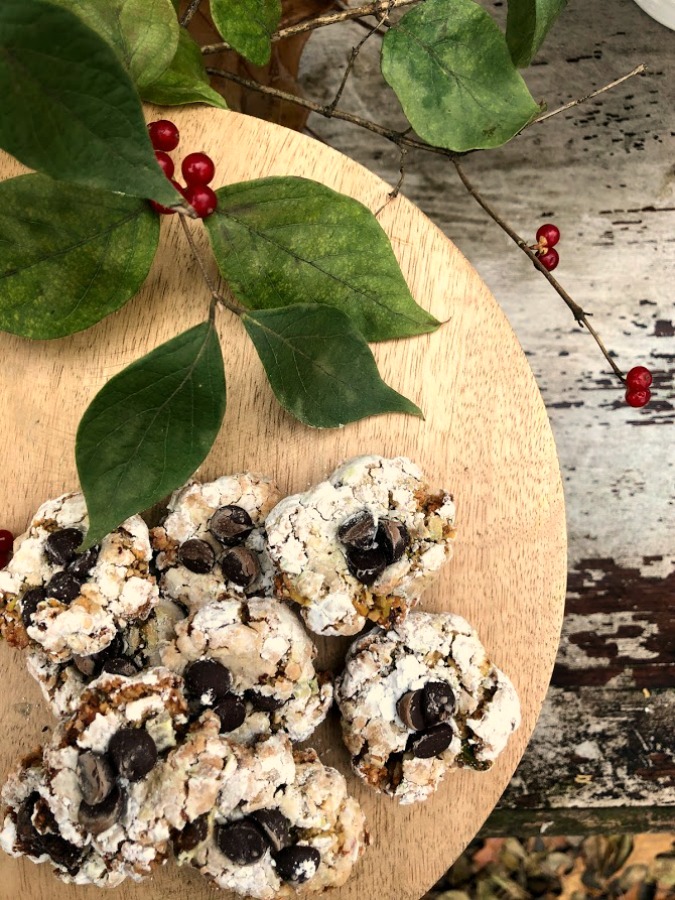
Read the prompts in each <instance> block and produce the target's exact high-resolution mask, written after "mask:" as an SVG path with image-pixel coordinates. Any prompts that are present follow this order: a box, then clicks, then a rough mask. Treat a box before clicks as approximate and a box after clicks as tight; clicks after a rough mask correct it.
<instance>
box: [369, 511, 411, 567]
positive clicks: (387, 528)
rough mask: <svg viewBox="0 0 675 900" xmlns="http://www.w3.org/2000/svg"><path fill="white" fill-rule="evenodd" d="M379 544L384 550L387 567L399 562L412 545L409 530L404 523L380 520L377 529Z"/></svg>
mask: <svg viewBox="0 0 675 900" xmlns="http://www.w3.org/2000/svg"><path fill="white" fill-rule="evenodd" d="M377 543H378V546H379V547H382V549H383V550H384V553H385V556H386V557H387V565H389V566H390V565H391V564H392V563H395V562H398V561H399V559H400V558H401V557H402V556H403V554H404V553H405V550H406V547H407V546H408V544H409V543H410V535H409V534H408V529H407V528H406V527H405V525H404V524H403V522H396V521H395V520H394V519H380V524H379V527H378V529H377Z"/></svg>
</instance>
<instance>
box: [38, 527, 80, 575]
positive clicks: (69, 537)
mask: <svg viewBox="0 0 675 900" xmlns="http://www.w3.org/2000/svg"><path fill="white" fill-rule="evenodd" d="M83 537H84V534H83V533H82V532H81V531H80V529H79V528H61V529H60V530H59V531H52V533H51V534H50V535H49V537H48V538H47V540H46V541H45V555H46V557H47V559H48V560H49V562H50V563H52V565H54V566H67V565H68V563H69V562H70V561H71V560H72V559H74V558H75V554H76V553H77V548H78V547H79V546H80V544H81V543H82V538H83Z"/></svg>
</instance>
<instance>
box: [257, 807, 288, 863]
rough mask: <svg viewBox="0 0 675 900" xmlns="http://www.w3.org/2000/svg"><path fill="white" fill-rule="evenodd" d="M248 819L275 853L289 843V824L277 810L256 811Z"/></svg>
mask: <svg viewBox="0 0 675 900" xmlns="http://www.w3.org/2000/svg"><path fill="white" fill-rule="evenodd" d="M249 818H251V819H253V821H254V822H255V823H256V825H257V826H258V827H259V828H260V830H261V832H262V834H263V835H264V836H265V838H266V840H267V843H268V844H269V845H270V847H271V848H272V850H273V851H274V852H275V853H278V852H279V850H283V849H284V847H288V845H289V844H290V843H291V823H290V822H289V821H288V819H287V818H286V816H285V815H283V813H281V812H279V810H278V809H258V810H256V811H255V812H254V813H251V815H250V816H249Z"/></svg>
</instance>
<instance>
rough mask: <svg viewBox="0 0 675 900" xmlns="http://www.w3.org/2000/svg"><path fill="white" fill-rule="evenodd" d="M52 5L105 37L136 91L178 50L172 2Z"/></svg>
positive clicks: (83, 0) (64, 0)
mask: <svg viewBox="0 0 675 900" xmlns="http://www.w3.org/2000/svg"><path fill="white" fill-rule="evenodd" d="M51 2H52V3H57V4H58V5H59V6H62V7H64V9H69V10H70V11H71V12H73V13H75V15H77V16H79V18H80V19H82V21H83V22H85V23H86V24H87V25H88V26H89V27H90V28H91V29H92V30H93V31H95V32H97V33H98V34H100V35H101V37H102V38H105V40H106V41H107V42H108V43H109V44H110V46H111V47H112V48H113V49H114V50H115V51H116V52H117V55H118V56H119V58H120V60H121V61H122V64H123V65H124V67H125V69H126V70H127V72H128V73H129V74H130V75H131V77H132V79H133V81H134V82H135V84H136V86H137V87H138V88H139V90H140V89H141V88H144V87H146V86H147V85H148V84H151V83H152V82H153V81H155V80H156V79H157V78H159V76H160V75H161V74H162V72H163V71H164V70H165V69H166V68H167V66H168V65H169V63H170V62H171V60H172V59H173V57H174V54H175V53H176V49H177V48H178V19H177V18H176V11H175V9H174V8H173V4H172V3H171V0H51Z"/></svg>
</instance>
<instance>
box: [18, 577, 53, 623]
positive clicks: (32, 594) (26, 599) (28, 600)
mask: <svg viewBox="0 0 675 900" xmlns="http://www.w3.org/2000/svg"><path fill="white" fill-rule="evenodd" d="M46 596H47V595H46V594H45V591H44V588H41V587H36V588H31V589H30V590H29V591H26V593H25V594H24V595H23V597H22V598H21V621H22V622H23V624H24V627H25V628H28V626H29V625H32V624H33V613H34V612H35V611H36V610H37V608H38V606H39V604H40V603H41V602H42V601H43V600H44V599H45V598H46Z"/></svg>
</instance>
